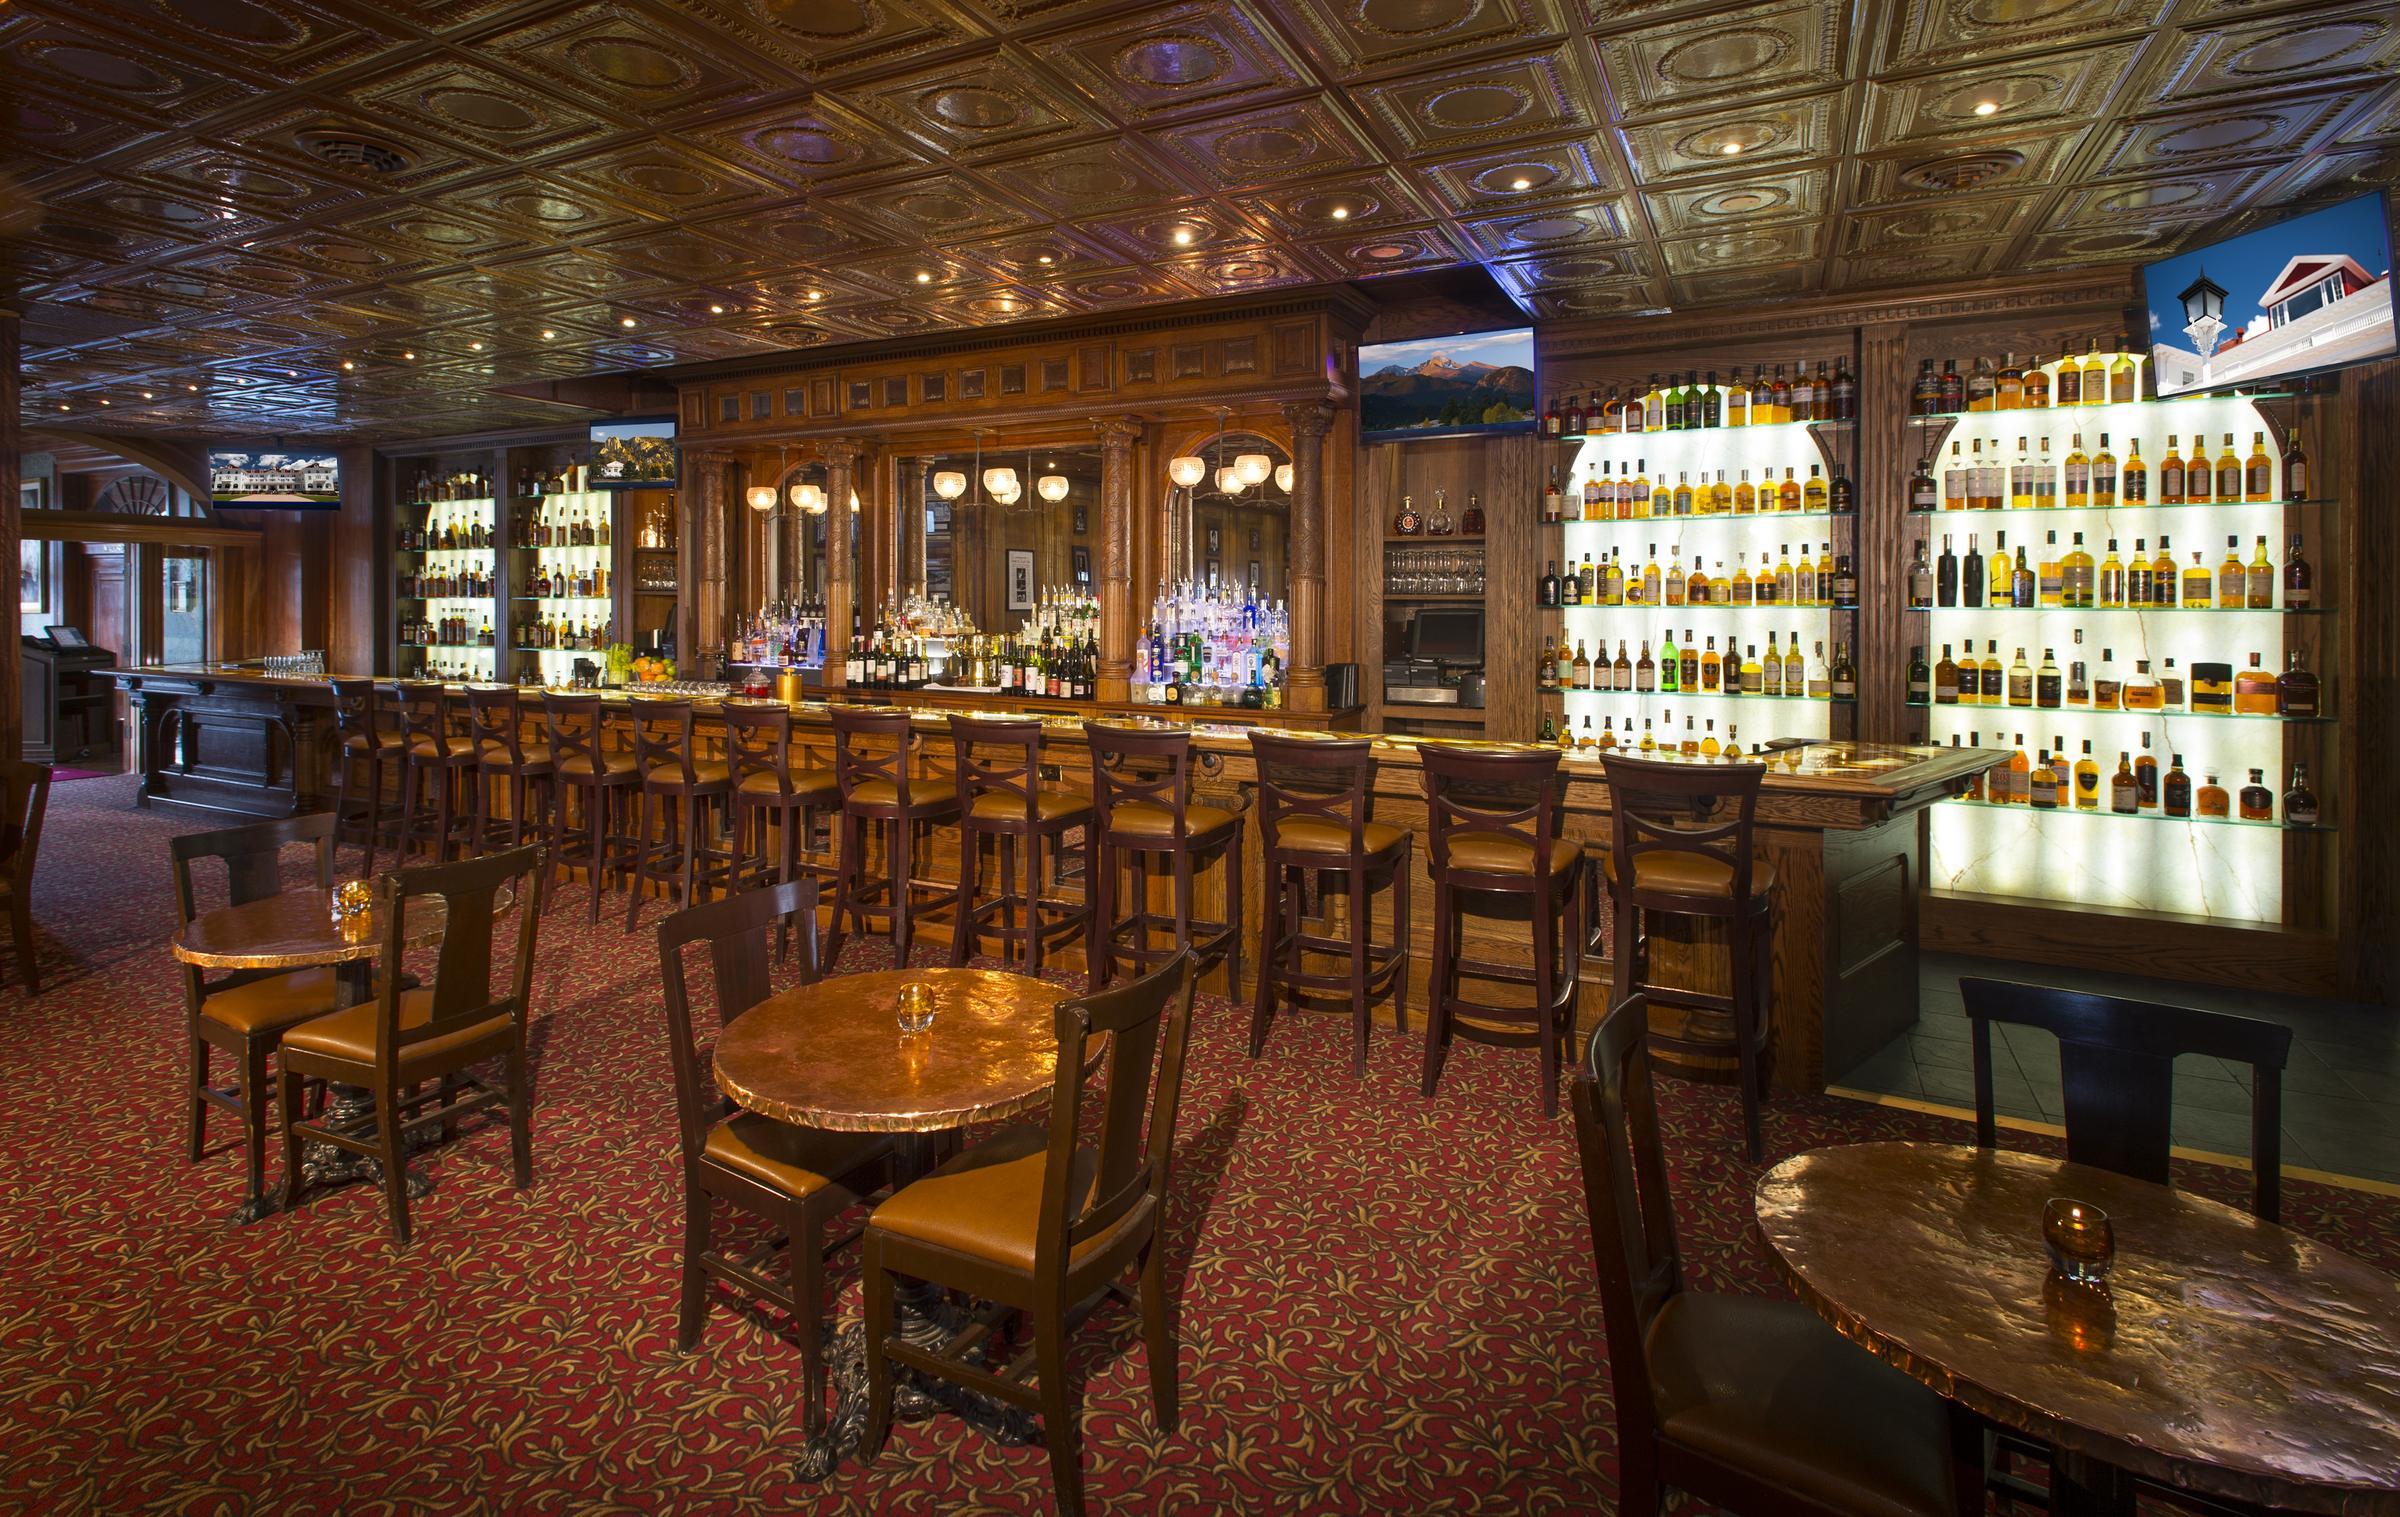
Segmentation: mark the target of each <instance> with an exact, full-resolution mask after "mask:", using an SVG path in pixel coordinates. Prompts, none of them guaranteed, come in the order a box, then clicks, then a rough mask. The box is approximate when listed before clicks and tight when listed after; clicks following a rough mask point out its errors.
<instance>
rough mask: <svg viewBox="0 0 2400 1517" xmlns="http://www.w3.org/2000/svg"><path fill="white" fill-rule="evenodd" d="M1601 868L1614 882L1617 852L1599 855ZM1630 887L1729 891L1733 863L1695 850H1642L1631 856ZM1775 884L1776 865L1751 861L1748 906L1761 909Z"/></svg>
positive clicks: (1686, 892)
mask: <svg viewBox="0 0 2400 1517" xmlns="http://www.w3.org/2000/svg"><path fill="white" fill-rule="evenodd" d="M1600 868H1601V869H1602V871H1603V872H1605V873H1606V874H1607V876H1608V883H1609V884H1611V885H1614V884H1616V883H1617V856H1616V854H1615V853H1614V852H1609V853H1603V854H1602V855H1600ZM1633 888H1634V889H1636V890H1666V891H1672V892H1674V893H1675V894H1676V895H1720V896H1721V895H1731V894H1732V893H1733V866H1732V865H1730V864H1721V863H1719V862H1717V861H1716V860H1715V859H1711V858H1707V857H1704V856H1703V855H1700V854H1696V853H1642V854H1636V855H1635V856H1634V860H1633ZM1774 888H1775V866H1774V865H1773V864H1770V863H1768V862H1767V861H1766V860H1765V859H1753V860H1751V863H1750V909H1751V910H1752V911H1764V910H1766V909H1767V906H1768V899H1767V897H1768V894H1769V893H1770V892H1771V891H1773V890H1774Z"/></svg>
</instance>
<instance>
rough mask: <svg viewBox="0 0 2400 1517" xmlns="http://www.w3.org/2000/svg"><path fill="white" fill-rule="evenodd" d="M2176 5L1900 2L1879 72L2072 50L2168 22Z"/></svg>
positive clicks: (2066, 0)
mask: <svg viewBox="0 0 2400 1517" xmlns="http://www.w3.org/2000/svg"><path fill="white" fill-rule="evenodd" d="M2174 4H2175V0H1898V3H1897V4H1896V5H1895V7H1894V14H1893V17H1892V24H1891V25H1890V26H1889V27H1888V28H1887V29H1886V30H1885V32H1884V36H1885V38H1886V47H1885V49H1884V53H1883V56H1882V57H1881V59H1880V60H1879V61H1878V62H1877V64H1876V67H1877V69H1878V71H1879V72H1899V71H1903V70H1908V69H1920V68H1936V69H1953V68H1956V67H1958V66H1959V65H1961V64H1968V63H1974V64H1981V63H1985V62H1988V61H1990V60H1992V59H1995V58H2002V57H2007V56H2010V55H2012V54H2017V53H2036V52H2045V51H2055V50H2057V49H2059V48H2071V47H2077V46H2080V45H2082V44H2084V43H2088V42H2093V41H2096V40H2098V39H2100V38H2103V37H2110V36H2115V35H2118V34H2120V33H2133V32H2140V31H2146V30H2148V29H2149V28H2151V27H2154V26H2156V25H2157V24H2158V23H2159V22H2160V21H2163V20H2164V19H2166V15H2167V12H2168V11H2169V10H2171V9H2173V8H2174Z"/></svg>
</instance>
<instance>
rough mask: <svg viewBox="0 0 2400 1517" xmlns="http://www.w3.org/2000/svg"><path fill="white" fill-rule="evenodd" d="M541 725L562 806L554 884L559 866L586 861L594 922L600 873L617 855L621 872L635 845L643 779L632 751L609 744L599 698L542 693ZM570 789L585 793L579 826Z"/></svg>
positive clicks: (555, 828) (555, 819)
mask: <svg viewBox="0 0 2400 1517" xmlns="http://www.w3.org/2000/svg"><path fill="white" fill-rule="evenodd" d="M542 727H543V730H544V731H545V732H547V733H548V734H549V738H550V771H551V783H552V784H553V785H555V786H556V787H557V795H556V797H555V805H556V808H557V809H556V811H555V812H554V813H553V815H552V816H551V819H550V821H551V830H552V832H553V833H554V835H555V836H556V838H557V844H556V846H555V847H553V848H552V849H551V850H550V882H551V883H552V884H553V885H555V884H557V883H558V871H559V868H560V866H562V865H565V864H579V865H581V866H582V867H583V868H584V870H585V871H586V872H587V873H588V874H589V875H590V877H591V882H592V920H593V921H594V922H598V921H599V920H600V890H601V884H602V878H601V877H602V876H603V875H605V874H606V873H607V872H608V868H609V865H610V863H611V861H612V858H613V861H614V862H615V863H616V865H617V866H618V867H619V869H620V870H622V868H623V866H624V862H625V849H626V848H627V847H629V846H630V844H631V839H630V838H628V837H627V836H626V835H625V822H624V817H625V811H626V803H627V801H628V800H630V798H631V796H632V794H633V789H634V787H635V786H637V785H639V784H640V783H641V782H642V777H641V774H640V772H639V771H638V770H636V769H635V768H634V767H633V755H632V754H630V753H624V752H620V751H618V750H615V749H612V748H610V747H609V746H608V734H607V730H606V729H605V728H604V727H603V726H602V725H601V721H600V697H599V696H597V695H568V694H562V693H560V692H558V691H555V690H545V691H543V692H542ZM571 793H580V794H581V795H582V797H583V820H582V822H581V823H580V825H579V826H578V827H576V828H570V827H569V826H568V824H567V797H568V795H569V794H571ZM578 833H580V834H581V846H580V847H578V846H577V841H578V838H577V834H578Z"/></svg>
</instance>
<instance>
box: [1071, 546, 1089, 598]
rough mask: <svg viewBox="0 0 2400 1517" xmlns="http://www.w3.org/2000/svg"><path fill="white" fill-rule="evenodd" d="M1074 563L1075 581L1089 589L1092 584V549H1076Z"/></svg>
mask: <svg viewBox="0 0 2400 1517" xmlns="http://www.w3.org/2000/svg"><path fill="white" fill-rule="evenodd" d="M1074 564H1075V583H1076V584H1078V585H1081V586H1082V587H1083V588H1085V589H1087V590H1088V589H1090V588H1091V585H1092V550H1091V549H1089V548H1077V549H1075V550H1074Z"/></svg>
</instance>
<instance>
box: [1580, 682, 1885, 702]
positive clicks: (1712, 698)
mask: <svg viewBox="0 0 2400 1517" xmlns="http://www.w3.org/2000/svg"><path fill="white" fill-rule="evenodd" d="M1541 693H1542V694H1543V695H1545V696H1568V695H1625V696H1632V697H1634V698H1635V699H1637V700H1658V701H1703V702H1711V703H1715V704H1721V705H1731V706H1757V705H1768V706H1855V705H1857V704H1858V697H1857V696H1855V695H1728V694H1726V693H1725V692H1724V691H1722V690H1586V689H1584V688H1582V687H1581V686H1575V687H1571V688H1561V687H1558V686H1551V687H1549V688H1546V689H1544V690H1543V691H1542V692H1541Z"/></svg>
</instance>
